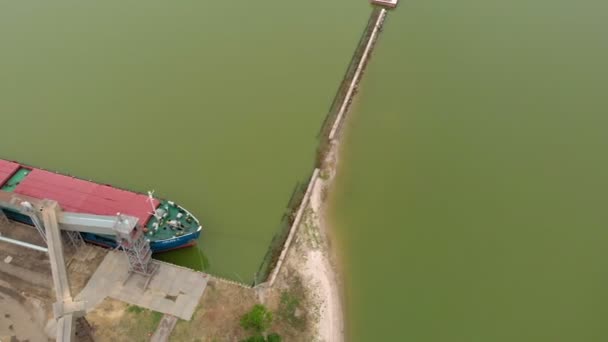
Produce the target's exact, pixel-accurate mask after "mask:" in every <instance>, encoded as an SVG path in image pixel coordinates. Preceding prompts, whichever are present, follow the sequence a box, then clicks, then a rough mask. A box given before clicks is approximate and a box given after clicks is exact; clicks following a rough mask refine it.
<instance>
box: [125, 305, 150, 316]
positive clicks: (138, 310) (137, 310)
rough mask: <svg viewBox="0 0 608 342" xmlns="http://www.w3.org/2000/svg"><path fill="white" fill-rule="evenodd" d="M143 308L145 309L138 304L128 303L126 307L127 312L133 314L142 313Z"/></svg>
mask: <svg viewBox="0 0 608 342" xmlns="http://www.w3.org/2000/svg"><path fill="white" fill-rule="evenodd" d="M144 310H146V309H144V308H142V307H140V306H137V305H129V307H128V308H127V312H130V313H135V314H138V313H142V312H144Z"/></svg>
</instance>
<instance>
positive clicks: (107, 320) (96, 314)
mask: <svg viewBox="0 0 608 342" xmlns="http://www.w3.org/2000/svg"><path fill="white" fill-rule="evenodd" d="M162 317H163V314H162V313H160V312H156V311H152V310H148V309H145V308H142V307H139V306H137V305H128V304H126V303H123V302H120V301H117V300H114V299H109V298H107V299H105V300H104V301H103V302H102V304H100V305H99V306H98V307H96V308H95V310H93V311H92V312H91V313H89V314H87V320H88V321H89V322H90V323H91V324H92V325H93V327H94V333H93V335H94V336H93V337H94V339H95V340H96V341H125V342H126V341H129V342H131V341H142V342H144V341H149V340H150V336H151V335H152V334H153V333H154V331H155V330H156V328H157V327H158V323H159V322H160V320H161V319H162Z"/></svg>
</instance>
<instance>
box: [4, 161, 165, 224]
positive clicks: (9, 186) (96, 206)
mask: <svg viewBox="0 0 608 342" xmlns="http://www.w3.org/2000/svg"><path fill="white" fill-rule="evenodd" d="M0 187H1V188H2V190H4V191H9V192H13V193H16V194H20V195H26V196H30V197H34V198H48V199H52V200H55V201H57V202H58V203H59V204H60V205H61V207H62V208H63V209H64V210H66V211H72V212H77V213H87V214H94V215H110V216H113V215H116V214H117V213H119V212H120V213H123V214H126V215H130V216H135V217H137V218H138V219H139V222H140V224H142V225H145V224H146V223H147V222H148V219H149V218H150V216H151V212H152V206H154V208H156V207H158V205H159V204H160V201H159V200H158V199H153V200H152V204H150V199H149V198H148V196H146V195H144V194H139V193H135V192H132V191H127V190H121V189H117V188H115V187H112V186H109V185H103V184H97V183H94V182H91V181H86V180H82V179H79V178H75V177H70V176H66V175H62V174H58V173H54V172H50V171H46V170H42V169H37V168H31V167H29V166H24V165H20V164H18V163H13V162H9V161H6V160H1V159H0Z"/></svg>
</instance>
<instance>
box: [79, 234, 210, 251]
mask: <svg viewBox="0 0 608 342" xmlns="http://www.w3.org/2000/svg"><path fill="white" fill-rule="evenodd" d="M81 234H82V238H83V239H85V240H86V241H87V242H90V243H93V244H96V245H101V246H104V247H109V248H116V241H115V240H114V239H112V238H111V237H109V236H101V235H95V234H91V233H81ZM200 235H201V232H200V231H197V232H194V233H190V234H186V235H182V236H177V237H174V238H171V239H167V240H160V241H150V249H151V250H152V253H162V252H167V251H170V250H173V249H178V248H184V247H188V246H192V245H194V244H196V241H197V240H198V237H199V236H200Z"/></svg>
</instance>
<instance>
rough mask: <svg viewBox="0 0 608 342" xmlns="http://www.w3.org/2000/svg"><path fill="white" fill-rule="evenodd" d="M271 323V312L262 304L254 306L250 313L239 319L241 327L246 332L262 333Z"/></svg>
mask: <svg viewBox="0 0 608 342" xmlns="http://www.w3.org/2000/svg"><path fill="white" fill-rule="evenodd" d="M271 323H272V312H270V311H268V309H267V308H266V307H265V306H264V305H262V304H256V305H254V306H253V308H252V309H251V311H249V312H248V313H246V314H245V315H243V317H241V326H242V327H243V328H245V329H247V330H255V331H256V332H258V333H262V332H264V331H265V330H266V329H268V327H270V324H271Z"/></svg>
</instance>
